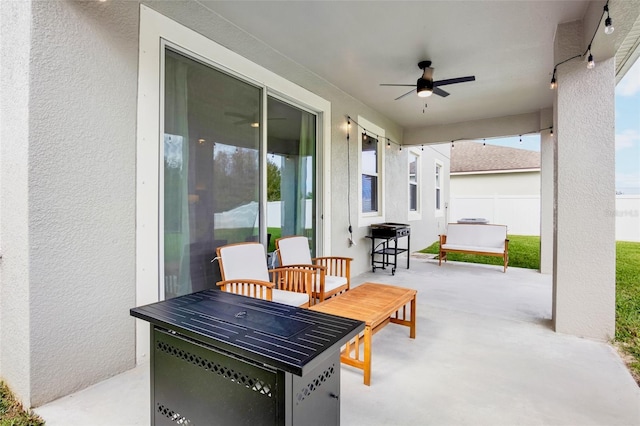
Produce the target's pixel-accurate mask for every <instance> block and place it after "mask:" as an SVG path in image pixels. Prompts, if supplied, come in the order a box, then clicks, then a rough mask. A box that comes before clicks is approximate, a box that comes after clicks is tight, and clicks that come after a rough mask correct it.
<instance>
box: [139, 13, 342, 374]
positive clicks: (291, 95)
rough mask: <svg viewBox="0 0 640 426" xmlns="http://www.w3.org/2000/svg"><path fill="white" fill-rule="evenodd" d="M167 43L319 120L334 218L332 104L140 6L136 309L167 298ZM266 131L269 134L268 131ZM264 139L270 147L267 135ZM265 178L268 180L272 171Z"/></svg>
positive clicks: (145, 341) (327, 230)
mask: <svg viewBox="0 0 640 426" xmlns="http://www.w3.org/2000/svg"><path fill="white" fill-rule="evenodd" d="M163 41H166V42H168V43H170V44H171V45H173V46H180V47H181V48H182V49H184V51H187V52H191V53H192V56H195V57H200V58H205V59H206V60H207V62H208V63H213V64H215V65H216V67H219V68H221V69H223V70H227V71H229V72H232V73H233V74H234V75H236V76H239V77H242V78H245V79H247V80H248V81H251V82H254V83H258V84H260V85H261V86H262V87H263V88H264V89H265V90H266V92H267V93H268V94H277V95H279V96H280V97H281V98H283V99H288V100H290V101H291V102H292V103H293V104H295V105H298V106H304V107H305V108H308V109H309V110H310V111H313V112H315V113H316V114H317V115H318V139H317V146H318V151H317V159H318V168H317V170H318V171H317V173H318V183H317V185H318V186H317V191H318V194H317V198H316V200H317V206H318V207H317V209H318V211H317V213H316V214H317V217H318V218H330V216H331V215H330V214H329V212H331V198H330V192H329V191H330V187H331V185H330V183H331V182H330V174H329V173H328V171H329V170H330V169H331V165H330V154H331V103H330V102H329V101H327V100H326V99H323V98H321V97H319V96H318V95H315V94H314V93H312V92H310V91H308V90H306V89H304V88H302V87H300V86H298V85H296V84H294V83H292V82H290V81H288V80H286V79H284V78H282V77H280V76H279V75H277V74H275V73H273V72H271V71H269V70H267V69H266V68H264V67H262V66H260V65H258V64H256V63H254V62H251V61H250V60H248V59H246V58H244V57H243V56H240V55H239V54H237V53H235V52H233V51H231V50H229V49H227V48H226V47H224V46H222V45H220V44H218V43H216V42H214V41H212V40H211V39H208V38H206V37H204V36H203V35H201V34H199V33H197V32H195V31H193V30H191V29H190V28H187V27H185V26H183V25H181V24H179V23H177V22H175V21H173V20H172V19H170V18H167V17H166V16H164V15H162V14H160V13H158V12H156V11H154V10H153V9H150V8H149V7H147V6H145V5H140V37H139V51H138V64H139V66H138V108H137V111H138V112H137V122H138V129H137V136H136V306H141V305H146V304H149V303H154V302H157V301H159V300H160V297H161V294H160V257H159V256H160V250H161V247H160V243H159V241H160V235H161V229H160V228H161V227H162V222H161V221H160V219H161V212H160V211H159V208H158V206H159V201H160V199H159V197H160V191H159V188H160V187H161V186H160V183H161V182H160V178H159V176H160V173H159V167H160V160H159V158H161V157H160V149H161V148H160V147H161V146H162V144H161V117H162V116H163V114H161V113H160V111H161V105H162V103H161V90H160V88H161V87H162V84H161V82H162V78H161V77H162V72H163V68H164V67H163V63H162V60H163V57H164V46H163V44H164V43H163ZM264 99H266V96H265V98H264ZM263 131H264V132H266V127H265V128H264V130H263ZM262 140H263V144H266V140H267V138H266V134H264V135H263V138H262ZM263 151H264V150H263ZM263 155H266V154H263ZM264 173H265V175H266V170H265V171H264ZM317 232H318V235H319V239H318V251H319V253H320V254H322V253H323V252H324V250H323V249H324V248H325V247H326V248H329V247H331V240H330V236H331V223H330V220H319V221H318V223H317ZM148 359H149V327H148V323H145V322H144V321H140V320H136V360H137V362H138V363H142V362H145V361H147V360H148Z"/></svg>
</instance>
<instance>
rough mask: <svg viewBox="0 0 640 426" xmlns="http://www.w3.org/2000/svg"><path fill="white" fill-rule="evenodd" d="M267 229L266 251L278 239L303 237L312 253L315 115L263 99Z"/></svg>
mask: <svg viewBox="0 0 640 426" xmlns="http://www.w3.org/2000/svg"><path fill="white" fill-rule="evenodd" d="M267 116H268V123H267V125H268V127H267V152H268V155H267V201H268V203H267V229H268V232H269V235H270V236H271V238H270V240H271V243H270V250H273V248H274V240H275V239H276V238H278V237H280V236H283V237H284V236H289V235H305V236H306V237H308V238H309V241H310V246H311V247H310V249H311V250H312V255H313V252H314V251H315V238H316V232H315V231H316V226H315V222H316V215H315V212H316V203H315V193H316V191H315V188H316V179H315V176H316V116H315V114H312V113H310V112H308V111H304V110H302V109H300V108H296V107H294V106H291V105H290V104H288V103H286V102H283V101H280V100H278V99H276V98H274V97H272V96H269V97H268V99H267Z"/></svg>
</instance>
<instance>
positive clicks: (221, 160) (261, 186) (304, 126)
mask: <svg viewBox="0 0 640 426" xmlns="http://www.w3.org/2000/svg"><path fill="white" fill-rule="evenodd" d="M164 63H165V66H164V92H163V93H164V129H163V134H164V139H163V146H162V150H161V152H163V161H162V164H161V197H160V200H161V201H160V203H161V206H160V212H161V238H163V240H164V244H161V246H162V252H161V253H160V256H161V262H160V264H161V265H163V266H162V268H163V269H164V273H163V274H161V275H163V277H164V282H163V283H161V286H162V292H161V294H162V293H164V298H167V299H168V298H171V297H175V296H179V295H183V294H188V293H192V292H196V291H200V290H204V289H207V288H215V283H216V282H217V281H218V280H220V272H219V267H218V264H217V262H212V259H214V257H215V256H216V248H217V247H219V246H221V245H225V244H230V243H236V242H245V241H261V240H262V238H261V236H263V235H268V238H267V241H261V242H263V243H264V244H265V245H267V244H269V243H270V244H269V246H270V247H271V248H272V247H273V242H274V241H275V238H276V237H278V236H280V235H294V234H297V235H307V236H308V237H310V239H311V241H312V242H314V241H315V237H316V236H315V209H316V207H315V193H316V191H315V182H316V178H315V175H316V166H315V163H316V161H315V159H316V156H315V152H316V127H317V124H316V121H317V120H316V116H315V115H314V114H312V113H310V112H307V111H304V110H302V109H300V108H296V107H293V106H292V105H290V104H289V103H286V102H283V101H281V100H279V99H276V98H274V97H271V96H269V97H268V98H267V100H266V102H265V100H264V99H265V96H266V93H265V89H264V88H262V87H259V86H257V85H254V84H251V83H249V82H247V81H244V80H241V79H239V78H237V77H235V76H232V75H230V74H228V73H225V72H222V71H220V70H218V69H216V68H214V67H212V66H211V65H209V64H206V63H204V62H201V61H198V60H195V59H193V58H190V57H188V56H186V55H184V54H181V53H178V52H177V51H174V50H171V49H169V48H167V49H166V50H165V61H164ZM265 103H266V105H267V110H266V116H267V123H264V122H263V118H262V117H263V107H262V105H264V104H265ZM265 127H266V135H267V141H263V139H262V135H264V134H265V132H264V131H263V128H265ZM265 168H266V173H264V175H266V176H267V179H266V180H265V179H263V178H262V176H263V173H262V170H264V169H265ZM263 194H266V197H265V196H264V195H263ZM261 203H262V204H261ZM261 206H262V208H261ZM261 211H262V212H265V211H266V212H267V216H266V218H265V220H261V217H260V212H261ZM261 224H262V226H267V229H266V230H265V229H261ZM311 246H312V248H314V247H315V244H314V243H312V245H311Z"/></svg>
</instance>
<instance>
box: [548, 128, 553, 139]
mask: <svg viewBox="0 0 640 426" xmlns="http://www.w3.org/2000/svg"><path fill="white" fill-rule="evenodd" d="M549 134H550V135H551V137H553V127H551V132H549Z"/></svg>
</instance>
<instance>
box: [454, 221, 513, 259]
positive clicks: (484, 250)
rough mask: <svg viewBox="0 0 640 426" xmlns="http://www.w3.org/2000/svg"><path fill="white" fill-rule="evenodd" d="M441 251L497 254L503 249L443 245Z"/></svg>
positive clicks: (502, 251) (501, 252)
mask: <svg viewBox="0 0 640 426" xmlns="http://www.w3.org/2000/svg"><path fill="white" fill-rule="evenodd" d="M474 226H475V225H474ZM442 249H443V250H464V251H478V252H482V253H497V254H503V253H504V247H502V248H495V247H480V246H464V245H460V244H443V245H442Z"/></svg>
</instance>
